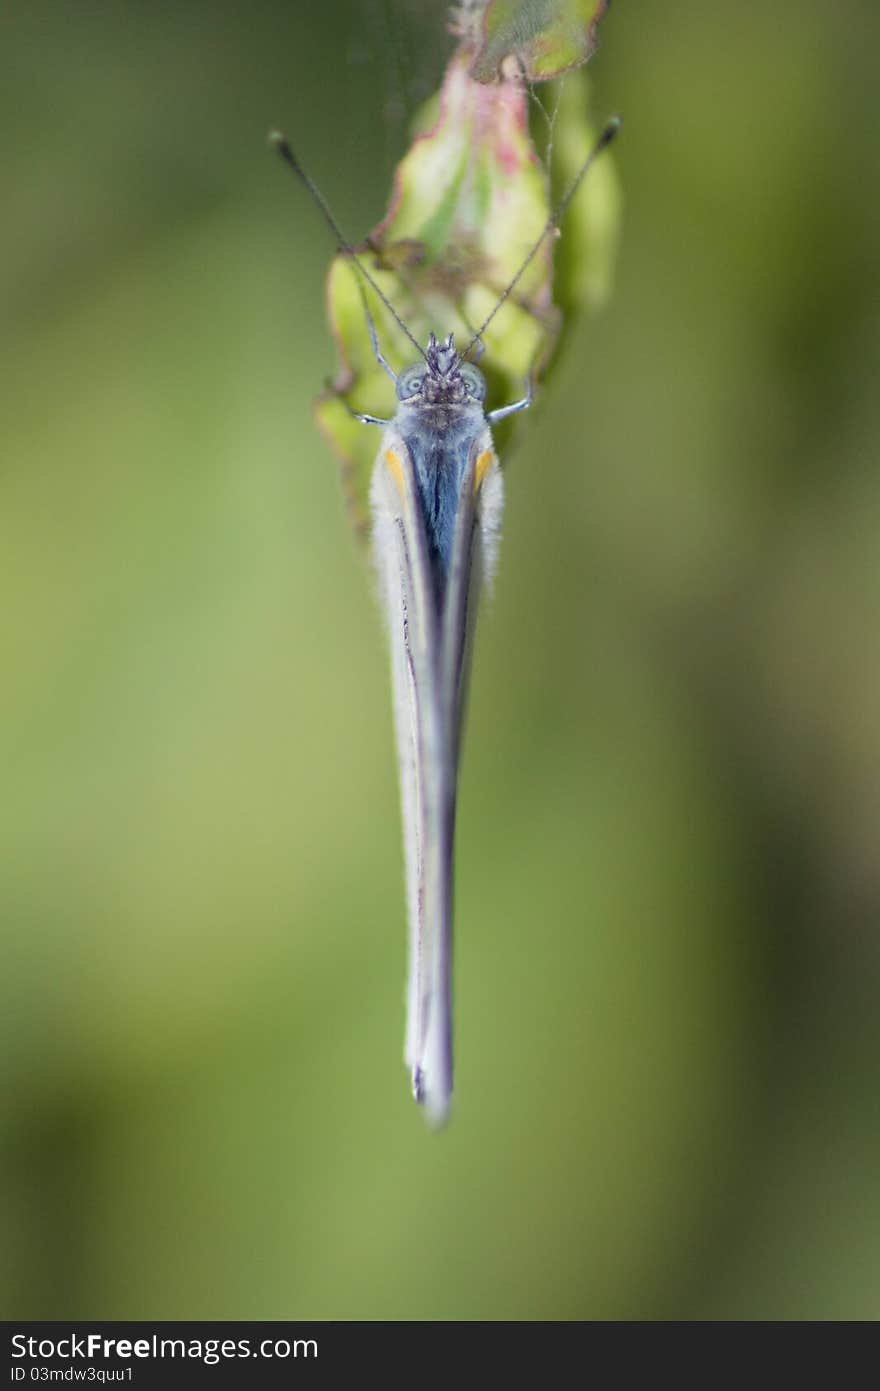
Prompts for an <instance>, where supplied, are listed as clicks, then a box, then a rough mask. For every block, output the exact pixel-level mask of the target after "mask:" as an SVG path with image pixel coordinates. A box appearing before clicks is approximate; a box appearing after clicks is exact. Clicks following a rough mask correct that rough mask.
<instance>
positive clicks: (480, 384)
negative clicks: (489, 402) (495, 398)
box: [459, 362, 486, 401]
mask: <svg viewBox="0 0 880 1391" xmlns="http://www.w3.org/2000/svg"><path fill="white" fill-rule="evenodd" d="M459 371H460V372H461V379H462V381H463V382H464V384H465V386H466V387H467V391H468V395H469V396H472V397H473V399H474V400H475V401H485V399H486V379H485V377H484V376H483V374H482V372H481V371H479V369H478V368H476V367H475V366H474V365H473V363H472V362H463V363H462V364H461V367H460V368H459Z"/></svg>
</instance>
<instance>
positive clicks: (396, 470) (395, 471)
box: [385, 449, 403, 497]
mask: <svg viewBox="0 0 880 1391" xmlns="http://www.w3.org/2000/svg"><path fill="white" fill-rule="evenodd" d="M385 462H386V464H387V465H388V468H389V471H390V473H391V477H392V478H393V479H394V481H395V483H396V484H397V491H398V492H399V493H400V496H401V497H403V464H402V463H401V462H400V455H399V454H397V453H395V451H394V450H393V449H386V450H385Z"/></svg>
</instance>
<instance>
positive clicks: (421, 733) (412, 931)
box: [371, 426, 501, 1123]
mask: <svg viewBox="0 0 880 1391" xmlns="http://www.w3.org/2000/svg"><path fill="white" fill-rule="evenodd" d="M450 466H452V462H451V465H450ZM371 501H372V509H373V523H374V525H373V547H374V555H375V559H376V564H377V568H378V571H379V587H380V595H381V597H382V600H383V605H384V608H385V612H386V618H387V622H388V628H389V638H390V646H391V669H392V685H393V693H394V712H395V726H396V733H397V746H398V761H399V767H400V786H401V801H402V809H403V829H404V849H405V857H406V882H407V910H408V918H409V979H408V986H407V1031H406V1046H405V1057H406V1061H407V1064H408V1066H409V1068H410V1070H411V1076H412V1084H413V1092H414V1094H415V1096H416V1099H417V1100H418V1101H420V1102H422V1103H423V1104H424V1105H425V1108H426V1110H427V1112H428V1115H429V1118H430V1119H431V1120H432V1121H434V1122H436V1123H441V1122H442V1121H443V1120H444V1119H445V1117H446V1115H447V1113H448V1109H449V1103H450V1099H451V1095H452V1017H451V1010H452V978H451V974H452V880H453V836H454V829H455V794H456V781H457V772H458V753H459V745H460V732H461V724H462V717H463V709H464V700H465V692H466V686H467V675H468V665H469V654H470V647H471V638H472V634H473V629H474V621H475V618H476V609H477V599H478V594H479V587H480V581H481V579H482V576H483V573H484V572H485V570H486V568H487V565H489V566H491V562H492V557H493V554H494V537H495V536H496V535H497V528H498V525H499V523H500V508H501V478H500V472H499V470H498V466H497V460H496V458H495V455H494V451H492V448H491V438H490V436H489V431H488V427H486V428H484V429H483V430H481V431H480V432H479V434H478V435H477V437H476V438H475V439H474V441H473V442H472V443H471V446H470V448H469V450H468V455H467V460H466V463H465V467H464V471H463V475H462V479H461V487H460V492H459V497H458V502H457V507H456V516H455V525H454V533H453V543H452V552H451V559H450V565H449V572H448V576H447V579H446V583H445V585H444V589H443V593H442V596H441V597H440V599H439V600H438V597H437V591H436V581H435V579H434V575H433V572H432V568H431V562H430V559H429V552H428V542H427V537H426V532H425V525H424V520H423V516H422V511H421V506H420V503H419V495H418V486H417V481H416V476H415V468H414V465H413V461H412V457H411V455H410V452H409V450H408V449H407V446H406V444H405V442H404V440H403V439H402V437H401V436H400V435H399V433H398V432H397V431H396V430H395V429H394V427H393V426H392V427H390V428H389V429H388V430H387V431H386V433H385V436H384V437H383V440H382V445H381V448H380V451H379V458H378V460H377V462H376V468H375V471H374V476H373V484H372V490H371ZM478 537H479V542H478Z"/></svg>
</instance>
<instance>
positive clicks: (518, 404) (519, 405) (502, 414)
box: [486, 377, 532, 425]
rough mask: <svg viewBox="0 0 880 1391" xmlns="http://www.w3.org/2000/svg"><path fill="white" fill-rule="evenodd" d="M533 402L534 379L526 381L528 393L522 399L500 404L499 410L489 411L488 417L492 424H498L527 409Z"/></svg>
mask: <svg viewBox="0 0 880 1391" xmlns="http://www.w3.org/2000/svg"><path fill="white" fill-rule="evenodd" d="M531 404H532V379H531V377H529V380H528V381H527V382H526V394H525V396H524V397H523V398H522V400H521V401H514V402H513V404H512V405H510V406H500V407H499V408H498V410H497V411H489V413H488V415H487V416H486V419H487V420H488V422H489V424H490V425H497V424H498V422H499V420H506V419H507V417H508V416H509V415H516V414H517V412H518V411H527V410H528V408H529V406H530V405H531Z"/></svg>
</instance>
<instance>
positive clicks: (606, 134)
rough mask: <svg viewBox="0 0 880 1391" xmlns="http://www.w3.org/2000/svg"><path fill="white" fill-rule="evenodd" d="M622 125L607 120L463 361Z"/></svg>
mask: <svg viewBox="0 0 880 1391" xmlns="http://www.w3.org/2000/svg"><path fill="white" fill-rule="evenodd" d="M620 127H621V120H620V117H619V116H612V117H611V120H610V121H609V122H608V124H607V125H606V127H605V129H604V130H603V132H602V134H601V135H600V136H599V139H598V140H597V141H596V143H595V145H594V146H593V148H592V150H591V151H590V153H589V154H588V155H587V158H586V159H585V160H584V162H583V164H582V165H581V167H580V169H579V170H578V172H577V173H576V174H575V176H574V178H573V179H572V181H571V183H570V185H569V187H568V188H567V190H566V191H565V193H564V194H563V195H562V198H561V199H560V200H559V202H558V203H557V205H556V207H555V208H554V209H553V212H552V213H551V214H550V217H549V219H548V221H547V225H546V226H545V228H544V230H543V232H542V233H541V235H540V236H539V238H538V240H537V241H536V242H535V245H534V246H533V247H532V249H531V251H530V252H529V254H528V256H526V258H525V260H524V261H523V263H522V265H521V266H520V268H519V270H518V271H517V273H516V275H515V276H514V277H513V279H512V280H511V282H510V284H509V285H508V286H507V289H506V290H505V291H504V293H503V295H501V297H500V299H499V300H498V301H497V303H496V305H495V307H494V309H493V310H492V312H491V314H490V315H489V317H488V318H487V319H485V320H484V322H483V323H482V324H481V325H480V328H479V329H478V331H477V332H476V333H475V334H474V336H473V338H472V339H471V341H470V342H469V343H468V345H467V347H466V348H465V350H464V352H463V353H462V354H461V357H462V360H464V359H465V358H466V357H467V356H468V354H469V353H470V351H471V349H472V348H473V347H474V344H476V343H479V342H480V341H481V340H482V337H483V334H484V333H485V332H486V329H487V328H488V327H489V325H490V324H491V322H492V320H493V319H494V318H495V315H496V314H497V313H498V310H499V309H500V308H501V306H502V305H503V304H504V303H505V301H506V300H508V299H509V298H510V296H511V295H512V294H513V291H514V290H515V289H516V287H517V285H518V284H519V282H520V280H521V279H522V277H523V276H524V275H525V273H526V271H527V270H528V268H529V266H530V265H531V264H532V261H534V259H535V257H536V256H537V254H538V252H539V251H540V250H541V247H542V246H543V245H544V243H545V241H546V240H547V238H548V237H549V236H550V233H551V232H554V231H556V229H557V228H558V227H559V224H560V223H561V222H562V219H563V218H564V217H565V214H566V212H567V211H568V205H569V203H570V202H571V200H572V198H574V195H575V194H576V193H577V191H578V189H579V188H580V186H581V184H582V182H583V180H584V179H585V178H586V175H587V174H588V173H589V170H590V168H591V166H592V165H593V164H594V163H595V161H596V160H597V159H598V158H599V155H600V154H601V153H602V151H603V150H604V149H606V148H607V146H609V145H610V144H611V141H612V140H613V139H614V137H615V135H616V134H617V132H618V131H619V130H620Z"/></svg>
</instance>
